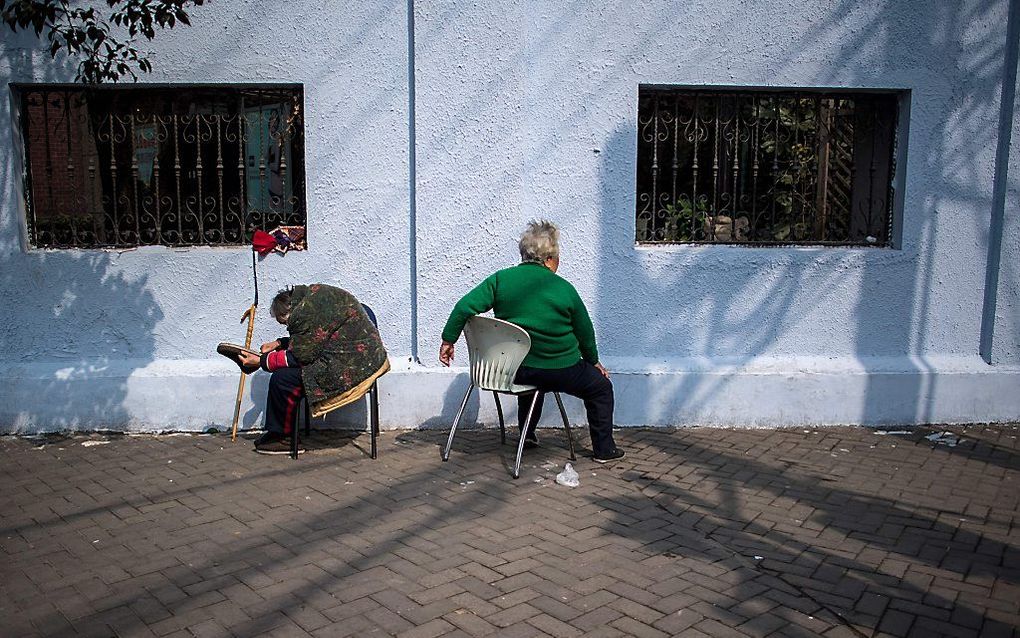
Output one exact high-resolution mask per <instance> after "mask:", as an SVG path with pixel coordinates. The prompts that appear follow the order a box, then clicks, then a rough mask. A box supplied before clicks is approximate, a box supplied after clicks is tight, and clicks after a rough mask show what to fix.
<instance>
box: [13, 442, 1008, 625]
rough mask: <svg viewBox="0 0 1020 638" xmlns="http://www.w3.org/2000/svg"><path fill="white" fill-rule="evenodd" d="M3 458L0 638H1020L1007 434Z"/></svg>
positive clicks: (132, 445) (110, 445) (55, 446)
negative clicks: (572, 447)
mask: <svg viewBox="0 0 1020 638" xmlns="http://www.w3.org/2000/svg"><path fill="white" fill-rule="evenodd" d="M953 429H954V431H955V432H957V434H959V436H961V437H962V438H963V439H964V440H963V441H962V442H961V443H960V444H959V445H957V446H956V447H948V446H946V445H941V444H939V445H933V444H932V443H931V442H929V441H927V440H926V439H924V435H925V434H928V433H929V432H930V430H926V429H916V430H913V431H911V433H909V434H906V435H897V434H886V435H880V434H876V433H875V432H873V431H871V430H868V429H864V428H831V429H819V430H803V429H796V430H779V431H756V430H716V429H684V430H676V431H672V430H643V429H628V430H624V431H622V432H620V433H619V435H618V441H619V443H620V444H621V446H623V447H624V448H625V449H626V450H627V452H628V454H627V457H626V458H625V459H623V460H622V461H619V462H616V463H613V464H611V465H607V466H600V465H596V464H595V463H593V462H592V461H590V460H586V459H582V460H579V461H578V463H577V469H578V471H579V474H580V477H581V486H580V487H578V488H575V489H568V488H565V487H562V486H559V485H556V484H555V483H554V480H553V479H554V476H555V474H556V472H557V471H558V470H559V469H562V463H563V462H564V460H565V459H566V452H565V449H564V440H563V439H562V436H560V437H559V438H558V435H557V434H556V433H550V434H546V435H545V436H544V437H543V447H542V449H539V450H536V451H534V452H530V453H528V454H527V455H526V457H525V464H524V468H523V471H522V477H521V479H520V480H518V481H513V480H511V479H510V478H509V475H508V471H507V466H508V464H509V463H510V462H512V454H513V450H512V448H511V446H510V445H507V446H505V447H500V445H499V436H498V434H496V433H494V432H492V431H467V432H463V433H462V434H459V435H458V441H457V444H456V445H455V449H454V452H453V455H452V457H451V460H450V462H449V463H442V462H440V460H439V447H438V446H439V445H440V443H441V441H442V439H443V433H441V432H435V431H422V432H404V433H384V434H383V435H382V437H381V440H380V443H381V447H380V455H379V459H378V460H376V461H372V460H370V459H369V458H367V455H366V454H365V452H364V448H365V446H366V445H367V442H366V437H364V436H359V437H354V438H352V437H350V436H344V435H337V434H328V433H319V434H315V435H313V439H312V440H313V442H314V447H315V449H313V450H312V451H310V452H309V453H308V454H306V455H304V456H303V457H302V458H301V459H300V460H298V461H292V460H290V459H288V458H286V457H263V456H258V455H256V454H253V453H252V452H251V445H250V443H249V442H247V441H238V442H237V443H233V444H232V443H231V442H230V440H229V438H227V437H224V436H131V437H123V436H120V437H118V436H101V435H92V436H79V437H49V438H43V439H39V438H36V439H19V438H13V437H5V438H2V439H0V459H2V464H0V480H2V485H3V489H2V491H0V634H2V635H4V636H33V635H46V636H61V635H86V636H104V637H105V636H174V637H177V636H231V635H233V636H255V635H270V636H321V637H325V636H365V635H369V636H385V635H396V636H402V637H406V638H431V637H435V636H508V637H510V636H519V637H526V636H555V637H557V638H559V637H566V636H641V637H648V638H655V637H660V636H723V637H724V636H773V635H775V636H819V635H822V636H827V637H833V638H836V637H839V638H842V637H847V638H859V637H861V636H925V637H928V636H943V635H945V636H992V637H994V636H1018V635H1020V630H1018V625H1020V506H1018V500H1020V442H1018V440H1017V437H1018V436H1020V429H1018V428H1017V427H1016V426H1013V425H1002V426H981V427H970V428H953Z"/></svg>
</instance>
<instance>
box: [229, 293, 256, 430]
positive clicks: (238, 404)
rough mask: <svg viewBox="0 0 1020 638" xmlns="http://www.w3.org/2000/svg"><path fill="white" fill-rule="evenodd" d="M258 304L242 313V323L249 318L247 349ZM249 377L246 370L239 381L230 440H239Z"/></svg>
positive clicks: (249, 344) (245, 339)
mask: <svg viewBox="0 0 1020 638" xmlns="http://www.w3.org/2000/svg"><path fill="white" fill-rule="evenodd" d="M256 307H257V306H256V305H254V304H252V306H251V308H248V309H247V310H245V311H244V314H243V315H241V323H244V320H245V318H246V317H247V319H248V335H247V336H246V337H245V338H244V347H245V348H246V349H250V348H251V335H252V332H253V331H254V330H255V308H256ZM247 377H248V375H247V374H245V373H244V372H242V373H241V380H240V381H238V382H237V402H236V403H235V404H234V429H233V431H232V432H231V434H230V440H231V441H236V440H237V420H238V418H239V417H240V416H241V397H243V396H244V380H245V379H246V378H247Z"/></svg>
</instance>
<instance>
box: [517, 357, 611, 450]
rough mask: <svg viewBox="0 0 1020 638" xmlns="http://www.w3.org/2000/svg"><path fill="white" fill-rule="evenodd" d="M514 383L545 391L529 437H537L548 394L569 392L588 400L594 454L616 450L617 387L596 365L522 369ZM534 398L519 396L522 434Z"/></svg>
mask: <svg viewBox="0 0 1020 638" xmlns="http://www.w3.org/2000/svg"><path fill="white" fill-rule="evenodd" d="M514 381H515V382H517V383H520V384H525V385H534V386H538V388H539V390H541V392H539V393H538V400H537V401H536V402H535V412H534V414H533V415H532V417H531V423H530V426H529V427H528V436H531V435H533V434H534V432H535V427H536V426H537V425H538V417H540V416H542V404H543V403H544V399H545V393H546V392H566V393H567V394H569V395H571V396H575V397H577V398H579V399H581V400H582V401H584V408H585V410H587V411H588V429H589V430H590V431H591V446H592V448H593V449H592V451H593V452H595V454H596V455H599V456H602V455H605V454H608V453H610V452H612V451H613V450H614V449H616V444H615V443H614V442H613V384H612V382H611V381H610V380H609V379H607V378H606V377H604V376H603V375H602V373H601V372H599V371H598V369H597V368H596V367H595V366H593V365H592V364H590V363H588V362H587V361H584V360H583V359H582V360H581V361H578V362H577V363H576V364H574V365H572V366H570V367H569V368H556V369H551V370H546V369H543V368H528V367H525V366H521V367H520V369H519V370H518V371H517V377H516V378H515V379H514ZM531 397H532V395H530V394H525V395H521V396H519V397H517V414H518V417H517V418H518V427H519V428H521V430H522V431H523V430H524V420H525V419H526V418H528V408H529V407H530V406H531Z"/></svg>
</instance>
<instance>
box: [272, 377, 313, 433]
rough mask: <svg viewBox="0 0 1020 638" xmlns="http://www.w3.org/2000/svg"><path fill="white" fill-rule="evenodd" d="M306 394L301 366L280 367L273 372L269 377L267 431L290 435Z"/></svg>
mask: <svg viewBox="0 0 1020 638" xmlns="http://www.w3.org/2000/svg"><path fill="white" fill-rule="evenodd" d="M304 395H305V386H304V384H303V383H302V382H301V368H280V369H279V370H277V371H275V372H273V374H272V376H271V377H269V396H268V397H267V398H266V431H267V432H275V433H276V434H283V435H284V436H286V435H289V434H290V433H291V428H293V427H294V426H295V424H296V423H297V416H298V411H299V409H300V407H301V397H303V396H304Z"/></svg>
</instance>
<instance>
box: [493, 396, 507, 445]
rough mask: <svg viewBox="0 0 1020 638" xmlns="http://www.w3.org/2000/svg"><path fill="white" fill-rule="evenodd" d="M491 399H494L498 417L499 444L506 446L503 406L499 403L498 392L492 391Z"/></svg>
mask: <svg viewBox="0 0 1020 638" xmlns="http://www.w3.org/2000/svg"><path fill="white" fill-rule="evenodd" d="M492 398H494V399H496V414H498V415H499V444H500V445H506V425H505V424H504V423H503V404H501V403H500V402H499V392H496V391H495V390H493V391H492Z"/></svg>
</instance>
